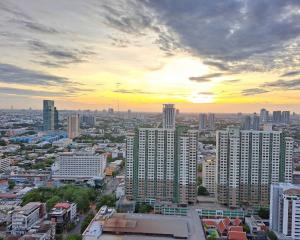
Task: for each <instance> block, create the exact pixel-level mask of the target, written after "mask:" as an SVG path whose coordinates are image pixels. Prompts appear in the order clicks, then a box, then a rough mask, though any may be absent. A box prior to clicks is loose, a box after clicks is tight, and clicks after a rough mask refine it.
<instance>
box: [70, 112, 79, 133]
mask: <svg viewBox="0 0 300 240" xmlns="http://www.w3.org/2000/svg"><path fill="white" fill-rule="evenodd" d="M79 134H80V128H79V114H74V115H71V116H68V137H69V138H71V139H73V138H76V137H78V136H79Z"/></svg>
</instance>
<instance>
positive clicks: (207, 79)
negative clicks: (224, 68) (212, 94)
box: [189, 73, 223, 83]
mask: <svg viewBox="0 0 300 240" xmlns="http://www.w3.org/2000/svg"><path fill="white" fill-rule="evenodd" d="M222 75H223V74H222V73H211V74H206V75H203V76H199V77H190V78H189V80H191V81H194V82H198V83H202V82H210V81H211V78H216V77H221V76H222Z"/></svg>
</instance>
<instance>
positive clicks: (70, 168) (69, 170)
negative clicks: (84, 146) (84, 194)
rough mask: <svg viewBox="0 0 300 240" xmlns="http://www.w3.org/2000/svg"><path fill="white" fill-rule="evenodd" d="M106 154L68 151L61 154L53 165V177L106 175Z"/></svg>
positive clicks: (74, 177) (77, 177) (83, 178)
mask: <svg viewBox="0 0 300 240" xmlns="http://www.w3.org/2000/svg"><path fill="white" fill-rule="evenodd" d="M105 168H106V154H94V153H92V152H76V153H75V152H74V153H73V152H68V153H62V154H60V155H59V156H58V157H57V159H56V162H55V166H54V167H53V169H54V172H53V178H59V179H70V180H79V179H81V180H85V179H91V178H96V177H101V178H102V177H104V170H105Z"/></svg>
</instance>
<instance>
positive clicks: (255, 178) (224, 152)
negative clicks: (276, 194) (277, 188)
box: [216, 127, 293, 207]
mask: <svg viewBox="0 0 300 240" xmlns="http://www.w3.org/2000/svg"><path fill="white" fill-rule="evenodd" d="M216 152H217V158H216V169H217V174H216V177H217V181H216V182H217V197H218V201H219V202H220V203H221V204H227V205H229V206H231V207H239V206H241V205H250V206H254V205H263V206H267V205H268V204H269V192H270V185H271V184H273V183H278V182H292V170H293V167H292V158H293V139H292V138H289V137H285V135H284V134H283V133H282V132H281V131H254V130H240V129H239V128H234V127H231V128H228V129H227V130H223V131H218V132H217V150H216Z"/></svg>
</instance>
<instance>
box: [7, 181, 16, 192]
mask: <svg viewBox="0 0 300 240" xmlns="http://www.w3.org/2000/svg"><path fill="white" fill-rule="evenodd" d="M15 186H16V183H15V181H13V180H8V188H9V189H10V190H11V189H13V188H14V187H15Z"/></svg>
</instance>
